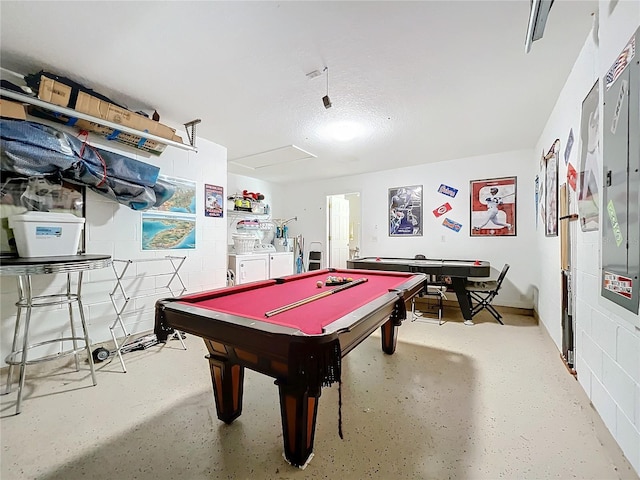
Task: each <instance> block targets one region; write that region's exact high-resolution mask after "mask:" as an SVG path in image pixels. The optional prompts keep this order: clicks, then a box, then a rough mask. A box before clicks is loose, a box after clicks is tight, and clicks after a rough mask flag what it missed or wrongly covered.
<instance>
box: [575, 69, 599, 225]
mask: <svg viewBox="0 0 640 480" xmlns="http://www.w3.org/2000/svg"><path fill="white" fill-rule="evenodd" d="M598 90H599V87H598V82H596V83H595V85H594V86H593V87H592V88H591V91H590V92H589V94H588V95H587V97H586V98H585V99H584V101H583V102H582V120H581V123H580V144H581V147H580V166H579V169H578V172H579V173H578V190H577V193H578V216H579V218H580V228H582V231H583V232H589V231H593V230H598V225H599V222H600V199H599V196H600V193H599V186H598V182H599V177H600V175H601V172H602V168H601V166H600V141H599V134H598V130H599V128H600V126H599V118H600V113H599V107H598V102H599V95H598Z"/></svg>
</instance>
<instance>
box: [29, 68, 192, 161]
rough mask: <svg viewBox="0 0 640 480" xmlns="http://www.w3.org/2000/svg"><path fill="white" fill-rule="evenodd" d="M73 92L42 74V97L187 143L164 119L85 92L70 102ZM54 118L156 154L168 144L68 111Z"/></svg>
mask: <svg viewBox="0 0 640 480" xmlns="http://www.w3.org/2000/svg"><path fill="white" fill-rule="evenodd" d="M72 96H73V97H75V95H73V92H72V88H71V87H70V86H68V85H65V84H63V83H60V82H58V81H56V80H53V79H51V78H48V77H45V76H42V77H41V79H40V88H39V90H38V98H40V99H41V100H44V101H46V102H49V103H53V104H55V105H60V106H62V107H69V108H74V109H75V110H76V111H78V112H82V113H86V114H87V115H91V116H93V117H96V118H98V119H101V120H107V121H109V122H113V123H117V124H120V125H124V126H126V127H129V128H133V129H135V130H140V131H141V132H149V133H150V134H152V135H156V136H158V137H162V138H166V139H167V140H173V141H174V142H179V143H183V141H182V138H180V137H179V136H178V135H176V131H175V130H174V129H173V128H170V127H168V126H166V125H163V124H162V123H160V122H156V121H155V120H152V119H150V118H147V117H145V116H143V115H140V114H137V113H135V112H131V111H129V110H127V109H125V108H122V107H119V106H117V105H114V104H112V103H109V102H105V101H104V100H100V99H99V98H96V97H94V96H92V95H89V94H88V93H85V92H78V94H77V98H76V100H75V105H69V103H70V102H71V98H72ZM52 119H53V120H55V121H57V122H60V123H64V124H66V125H73V126H75V127H77V128H80V129H83V130H87V131H89V132H93V133H96V134H98V135H102V136H104V137H106V138H107V139H108V140H114V141H116V142H119V143H123V144H125V145H128V146H130V147H133V148H137V149H140V150H144V151H146V152H149V153H152V154H154V155H160V154H161V153H162V152H163V151H164V150H165V148H166V145H165V144H163V143H161V142H157V141H154V140H149V139H147V138H144V136H143V135H134V134H131V133H125V132H118V131H114V129H112V128H109V127H105V126H104V125H101V124H100V123H99V122H92V121H88V120H77V121H76V119H74V118H68V117H67V116H65V115H56V116H53V117H52Z"/></svg>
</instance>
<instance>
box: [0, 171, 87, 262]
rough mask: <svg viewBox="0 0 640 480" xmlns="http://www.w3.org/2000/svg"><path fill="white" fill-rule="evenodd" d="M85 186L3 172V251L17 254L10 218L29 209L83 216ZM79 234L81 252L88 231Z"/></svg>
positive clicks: (0, 241)
mask: <svg viewBox="0 0 640 480" xmlns="http://www.w3.org/2000/svg"><path fill="white" fill-rule="evenodd" d="M85 194H86V187H85V186H83V185H75V184H72V183H67V182H64V181H60V180H58V179H56V178H52V177H42V176H34V177H22V176H19V175H13V174H10V173H7V174H6V175H5V173H4V172H3V175H2V184H1V186H0V222H1V224H2V228H1V229H0V248H1V252H0V254H1V255H3V256H16V255H18V250H17V249H16V242H15V239H14V238H13V230H11V229H10V228H9V217H10V216H11V215H18V214H21V213H24V212H27V211H35V212H55V213H72V214H73V215H75V216H76V217H84V214H85V212H84V206H85ZM86 230H87V229H86V228H83V229H82V233H81V234H80V249H79V251H80V252H84V251H85V232H86Z"/></svg>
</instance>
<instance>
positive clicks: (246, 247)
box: [231, 233, 257, 254]
mask: <svg viewBox="0 0 640 480" xmlns="http://www.w3.org/2000/svg"><path fill="white" fill-rule="evenodd" d="M231 238H232V239H233V248H234V249H235V251H236V253H239V254H243V253H253V247H254V246H255V244H256V240H257V237H256V236H255V235H254V234H252V233H234V234H232V235H231Z"/></svg>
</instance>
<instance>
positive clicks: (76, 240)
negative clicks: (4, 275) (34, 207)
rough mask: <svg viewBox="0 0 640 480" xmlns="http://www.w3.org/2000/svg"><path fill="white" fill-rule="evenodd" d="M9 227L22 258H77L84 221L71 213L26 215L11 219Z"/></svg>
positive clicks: (26, 213)
mask: <svg viewBox="0 0 640 480" xmlns="http://www.w3.org/2000/svg"><path fill="white" fill-rule="evenodd" d="M9 227H10V228H12V229H13V236H14V237H15V239H16V247H17V248H18V255H19V256H21V257H58V256H63V255H76V254H77V253H78V246H79V244H80V233H81V232H82V229H83V228H84V218H79V217H76V216H75V215H73V214H71V213H52V212H25V213H22V214H20V215H12V216H10V217H9Z"/></svg>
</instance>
